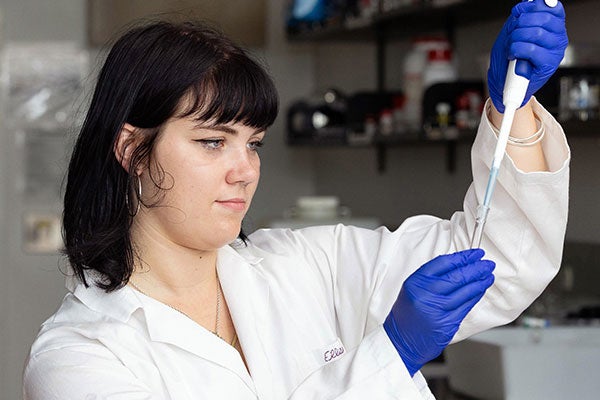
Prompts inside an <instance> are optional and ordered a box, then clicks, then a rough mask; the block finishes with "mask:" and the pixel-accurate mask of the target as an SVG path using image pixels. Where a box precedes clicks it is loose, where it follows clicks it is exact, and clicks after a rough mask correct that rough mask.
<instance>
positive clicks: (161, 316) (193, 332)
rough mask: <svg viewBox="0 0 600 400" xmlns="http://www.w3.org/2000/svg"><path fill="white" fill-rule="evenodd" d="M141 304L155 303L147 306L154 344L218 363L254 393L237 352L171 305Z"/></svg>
mask: <svg viewBox="0 0 600 400" xmlns="http://www.w3.org/2000/svg"><path fill="white" fill-rule="evenodd" d="M131 290H133V289H131ZM142 302H153V304H152V306H151V307H144V315H145V317H146V324H147V326H148V332H149V334H150V338H151V339H152V340H153V341H156V342H163V343H168V344H171V345H174V346H177V347H179V348H181V349H183V350H186V351H189V352H190V353H193V354H195V355H197V356H199V357H202V358H204V359H207V360H210V361H212V362H214V363H216V364H219V365H221V366H222V367H224V368H227V369H229V370H231V371H232V372H234V373H235V374H236V375H238V376H239V377H240V379H242V380H243V381H244V383H245V384H246V385H247V386H248V387H249V388H250V389H251V390H252V391H253V392H255V388H254V383H253V382H252V379H251V378H250V376H249V375H248V372H247V371H246V368H245V366H244V363H243V361H242V359H241V357H240V355H239V353H238V352H237V350H235V349H234V348H233V347H231V346H229V345H228V344H227V343H225V342H224V341H223V340H222V339H219V338H218V337H217V336H216V335H214V334H213V333H212V332H210V331H208V330H207V329H205V328H204V327H202V326H200V325H198V324H197V323H196V322H194V321H193V320H191V319H189V318H188V317H186V316H185V315H183V314H181V313H180V312H178V311H175V310H173V309H172V308H170V307H169V306H167V305H165V304H163V303H161V302H159V301H156V300H154V299H152V298H150V297H147V296H144V298H143V299H142Z"/></svg>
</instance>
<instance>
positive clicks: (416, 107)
mask: <svg viewBox="0 0 600 400" xmlns="http://www.w3.org/2000/svg"><path fill="white" fill-rule="evenodd" d="M449 48H450V43H449V42H448V41H447V40H446V39H443V38H434V37H422V38H416V39H415V40H414V41H413V45H412V49H411V51H410V52H409V53H408V54H407V55H406V57H405V58H404V66H403V86H402V90H403V92H404V95H405V96H406V104H405V105H404V114H405V116H404V120H405V122H406V125H407V126H406V128H407V129H410V130H420V129H421V127H422V120H421V119H422V118H421V116H422V108H423V92H424V87H423V73H424V71H425V68H426V67H427V57H428V54H429V51H430V50H435V49H440V50H444V49H449Z"/></svg>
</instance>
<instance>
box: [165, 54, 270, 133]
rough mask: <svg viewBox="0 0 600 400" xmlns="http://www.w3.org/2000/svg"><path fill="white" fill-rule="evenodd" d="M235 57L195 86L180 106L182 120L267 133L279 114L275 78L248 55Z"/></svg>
mask: <svg viewBox="0 0 600 400" xmlns="http://www.w3.org/2000/svg"><path fill="white" fill-rule="evenodd" d="M241 56H242V55H238V54H233V55H231V56H230V57H228V58H227V59H224V60H222V61H220V62H218V63H216V64H215V65H213V66H211V67H210V69H209V70H208V71H207V72H206V74H204V76H203V77H202V78H201V80H200V81H199V82H198V83H197V84H195V85H193V86H192V87H191V88H190V89H189V90H188V92H187V93H186V95H185V96H184V99H185V100H186V101H182V102H181V104H180V105H179V112H178V115H177V116H178V117H181V118H185V117H193V118H194V119H195V120H198V121H202V122H206V121H210V122H211V123H214V124H218V125H222V124H228V123H242V124H244V125H246V126H250V127H252V128H256V129H260V130H266V129H267V128H268V127H269V126H271V125H272V124H273V122H274V121H275V118H276V117H277V113H278V96H277V91H276V89H275V85H274V83H273V81H272V80H271V77H270V76H269V75H267V73H266V72H265V71H264V70H263V68H262V67H260V66H259V65H258V64H257V63H255V62H254V61H252V62H250V63H249V62H248V58H247V56H246V55H245V54H244V55H243V57H241Z"/></svg>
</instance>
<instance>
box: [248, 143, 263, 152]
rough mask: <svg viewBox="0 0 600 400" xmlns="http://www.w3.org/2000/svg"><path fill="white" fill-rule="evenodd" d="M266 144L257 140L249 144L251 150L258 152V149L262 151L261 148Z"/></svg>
mask: <svg viewBox="0 0 600 400" xmlns="http://www.w3.org/2000/svg"><path fill="white" fill-rule="evenodd" d="M264 144H265V143H264V142H263V141H262V140H257V141H254V142H250V143H248V147H249V148H250V149H251V150H254V151H257V150H258V149H260V148H261V147H263V146H264Z"/></svg>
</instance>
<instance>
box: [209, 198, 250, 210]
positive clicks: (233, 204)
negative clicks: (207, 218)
mask: <svg viewBox="0 0 600 400" xmlns="http://www.w3.org/2000/svg"><path fill="white" fill-rule="evenodd" d="M216 203H217V204H219V205H220V206H223V207H225V208H228V209H230V210H233V211H244V210H246V200H244V199H237V198H236V199H227V200H217V201H216Z"/></svg>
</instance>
